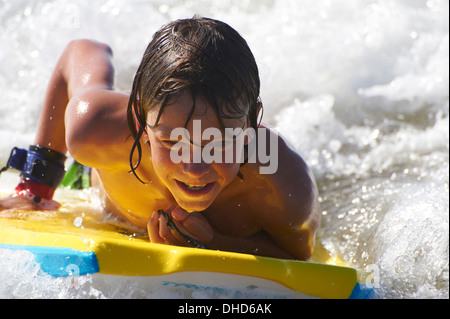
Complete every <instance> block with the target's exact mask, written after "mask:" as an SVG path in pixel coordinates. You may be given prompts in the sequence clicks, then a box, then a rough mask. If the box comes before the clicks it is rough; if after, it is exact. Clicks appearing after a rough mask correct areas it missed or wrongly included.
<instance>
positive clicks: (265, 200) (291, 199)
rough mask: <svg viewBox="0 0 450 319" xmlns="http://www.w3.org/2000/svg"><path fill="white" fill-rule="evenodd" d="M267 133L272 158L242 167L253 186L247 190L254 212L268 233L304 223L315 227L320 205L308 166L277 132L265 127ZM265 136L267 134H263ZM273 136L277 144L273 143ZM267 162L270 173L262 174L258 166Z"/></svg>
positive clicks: (300, 225) (264, 165)
mask: <svg viewBox="0 0 450 319" xmlns="http://www.w3.org/2000/svg"><path fill="white" fill-rule="evenodd" d="M267 134H271V135H272V145H270V146H269V145H267V148H268V153H269V152H271V153H274V154H273V155H271V156H270V161H274V162H273V163H269V161H268V162H267V163H262V162H261V161H258V162H257V163H254V164H251V163H250V164H248V166H247V167H246V169H245V173H246V174H247V176H248V180H249V181H248V182H249V186H250V188H251V189H252V191H251V192H249V194H248V197H249V200H250V201H251V202H252V204H253V205H254V207H258V209H257V210H255V214H257V215H258V216H259V218H261V224H262V227H263V228H264V229H266V230H268V231H269V232H270V233H278V232H285V231H286V230H287V229H288V228H290V227H292V228H298V227H302V226H304V224H305V223H308V224H311V225H310V226H311V227H313V228H315V224H318V218H319V216H318V215H320V212H319V211H320V205H319V203H318V190H317V186H316V182H315V179H314V176H313V174H312V172H311V170H310V169H309V167H308V165H307V164H306V162H305V161H304V160H303V158H302V157H301V156H300V155H299V154H298V153H297V152H296V151H294V150H293V149H292V148H291V147H290V146H289V145H288V144H287V143H286V141H285V140H284V139H283V138H282V137H281V136H280V135H278V134H276V133H275V132H273V131H271V130H270V129H267ZM267 137H268V136H267ZM268 140H269V137H268V138H266V141H268ZM275 140H276V146H274V145H273V141H275ZM267 143H269V142H267ZM268 166H272V169H270V170H269V172H273V173H270V174H261V172H262V171H261V168H264V167H268ZM275 168H276V169H275ZM243 175H244V178H245V174H244V173H243Z"/></svg>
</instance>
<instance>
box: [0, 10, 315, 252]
mask: <svg viewBox="0 0 450 319" xmlns="http://www.w3.org/2000/svg"><path fill="white" fill-rule="evenodd" d="M111 57H112V51H111V49H110V48H109V47H108V46H106V45H105V44H102V43H98V42H94V41H90V40H77V41H73V42H71V43H70V44H69V45H68V46H67V47H66V49H65V51H64V52H63V53H62V56H61V57H60V59H59V61H58V62H57V65H56V67H55V69H54V71H53V74H52V76H51V78H50V82H49V84H48V88H47V92H46V95H45V99H44V104H43V110H42V114H41V118H40V122H39V126H38V131H37V135H36V138H35V145H34V146H31V147H30V150H29V151H28V152H26V151H24V150H17V149H16V150H14V152H13V156H11V159H10V162H9V164H10V166H14V165H16V164H14V163H13V162H20V161H22V162H24V163H25V164H24V163H21V164H20V165H19V164H17V165H18V166H20V168H19V169H20V170H22V175H21V176H22V180H21V182H20V183H19V185H18V186H17V187H16V193H15V194H14V195H12V196H10V197H7V198H3V199H1V200H0V210H5V209H10V208H13V209H33V210H34V209H36V210H37V209H42V208H47V209H55V208H56V207H57V203H55V202H53V201H52V200H51V198H52V196H53V192H54V188H56V186H57V185H58V184H59V182H60V181H61V178H62V175H63V172H64V171H63V169H62V167H63V166H64V160H65V156H64V154H65V153H66V152H67V151H69V152H70V154H71V155H72V156H73V157H74V158H75V159H76V160H77V161H78V162H80V163H82V164H84V165H86V166H89V167H92V168H94V170H93V172H94V174H93V178H94V179H97V180H98V185H99V187H100V189H101V191H102V194H103V196H104V198H105V210H107V211H109V212H113V213H114V214H116V215H118V216H120V217H121V218H123V219H125V220H128V221H130V222H132V223H134V224H135V225H137V226H140V227H142V228H143V229H147V231H148V234H149V238H150V241H151V242H154V243H163V244H173V245H183V246H198V247H208V248H211V249H219V250H229V251H236V252H243V253H250V254H256V255H262V256H270V257H277V258H288V259H300V260H306V259H308V258H309V257H310V256H311V254H312V250H313V246H314V236H315V231H316V229H317V227H318V225H319V222H320V206H319V203H318V194H317V188H316V185H315V182H314V178H313V177H312V175H311V173H310V171H309V169H308V168H307V166H306V164H305V162H304V161H303V160H302V158H301V157H300V156H299V155H298V154H296V153H295V152H294V151H292V150H291V149H290V148H288V146H287V145H286V143H285V142H284V141H283V140H282V139H281V138H279V137H278V136H275V135H274V133H273V132H271V131H270V130H268V129H265V128H264V127H263V126H261V125H259V124H258V114H259V113H260V111H261V109H262V104H261V102H260V100H259V87H260V82H259V75H258V68H257V66H256V62H255V60H254V57H253V55H252V53H251V51H250V49H249V48H248V46H247V44H246V42H245V40H244V39H242V37H241V36H240V35H239V34H238V33H237V32H236V31H235V30H234V29H232V28H231V27H230V26H228V25H227V24H225V23H223V22H220V21H216V20H212V19H207V18H192V19H184V20H178V21H174V22H172V23H169V24H168V25H166V26H164V27H163V28H162V29H161V30H160V31H158V32H157V33H156V34H155V35H154V37H153V40H152V41H151V43H150V44H149V46H148V48H147V50H146V51H145V54H144V57H143V59H142V62H141V65H140V66H139V69H138V70H137V72H136V76H135V79H134V83H133V88H132V91H131V94H130V95H129V94H124V93H120V92H116V91H114V90H113V77H114V70H113V66H112V63H111ZM180 129H181V131H180ZM239 130H241V131H239ZM252 130H253V131H252ZM130 131H131V134H130ZM207 131H208V132H209V133H211V132H212V133H214V134H209V135H208V134H206V133H207ZM244 131H245V132H249V131H250V132H255V133H256V136H253V138H252V136H251V134H247V135H246V134H239V132H244ZM174 132H178V134H175V133H174ZM180 132H182V133H181V134H179V133H180ZM230 132H238V133H237V134H236V135H235V136H231V137H230V134H229V133H230ZM217 133H220V134H217ZM227 133H228V134H227ZM242 136H244V138H241V137H242ZM274 136H275V139H274ZM238 137H239V138H238ZM256 141H258V143H256ZM261 141H263V142H261ZM230 145H231V146H230ZM255 145H256V146H255ZM211 146H213V147H211ZM250 146H252V147H250ZM207 148H208V152H206V151H205V149H207ZM230 149H234V150H236V153H231V154H232V156H231V157H230V156H229V154H230V152H229V151H230ZM262 149H264V152H260V150H262ZM130 150H131V151H130ZM186 150H187V152H185V151H186ZM19 151H21V152H24V153H26V154H25V155H23V154H22V155H20V154H19ZM211 151H212V153H213V159H214V160H211V158H207V155H211ZM239 152H241V153H242V154H243V155H242V157H239V155H238V154H239ZM267 152H268V153H269V154H270V153H272V157H271V159H273V160H274V161H276V163H275V164H276V165H275V168H276V169H275V170H272V171H271V172H270V173H267V174H262V173H261V172H262V171H263V169H264V166H265V165H263V164H265V163H266V162H267V161H265V162H264V161H262V160H261V159H260V158H256V159H255V156H254V154H258V155H259V154H264V153H265V155H267ZM180 154H181V155H180ZM273 155H275V158H273ZM242 158H243V159H244V160H242ZM230 159H231V160H230ZM272 164H273V163H272ZM130 168H131V170H130ZM266 168H267V167H266Z"/></svg>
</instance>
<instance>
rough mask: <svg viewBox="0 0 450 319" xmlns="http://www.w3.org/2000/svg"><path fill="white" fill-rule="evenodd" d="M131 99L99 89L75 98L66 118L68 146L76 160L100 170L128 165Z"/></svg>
mask: <svg viewBox="0 0 450 319" xmlns="http://www.w3.org/2000/svg"><path fill="white" fill-rule="evenodd" d="M128 98H129V97H128V95H127V94H124V93H120V92H117V91H112V90H107V89H96V88H92V89H87V90H84V91H82V92H80V94H78V95H76V96H73V97H72V99H71V100H70V101H69V104H68V107H67V111H66V115H65V122H66V143H67V146H68V149H69V152H70V153H71V155H72V156H73V157H74V158H75V159H77V160H78V161H79V162H81V163H83V164H86V165H89V166H91V167H97V168H108V167H110V166H114V165H120V164H121V163H122V162H124V165H126V164H127V163H126V160H127V159H128V154H129V150H130V147H131V146H130V145H131V144H130V143H131V142H130V140H131V139H130V131H129V129H128V125H127V116H126V109H127V105H128ZM128 146H130V147H128Z"/></svg>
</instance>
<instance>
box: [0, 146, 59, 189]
mask: <svg viewBox="0 0 450 319" xmlns="http://www.w3.org/2000/svg"><path fill="white" fill-rule="evenodd" d="M65 160H66V156H65V155H64V154H62V153H60V152H57V151H53V150H50V149H48V148H46V147H43V146H39V145H31V146H30V149H29V150H28V151H27V150H24V149H20V148H17V147H14V148H13V149H12V151H11V155H10V157H9V160H8V162H7V164H6V167H5V168H3V169H2V170H1V172H3V171H5V170H7V169H8V168H10V167H11V168H14V169H17V170H19V171H21V172H22V173H21V174H20V175H21V176H22V178H23V179H25V180H31V181H34V182H37V183H41V184H44V185H47V186H49V187H51V188H56V187H58V185H59V184H60V183H61V180H62V179H63V177H64V173H65V170H64V162H65Z"/></svg>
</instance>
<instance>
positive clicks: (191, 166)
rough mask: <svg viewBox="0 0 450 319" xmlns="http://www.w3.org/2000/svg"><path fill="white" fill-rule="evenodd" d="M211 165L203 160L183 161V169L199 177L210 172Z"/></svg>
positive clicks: (188, 173) (192, 175)
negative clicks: (194, 161) (195, 161)
mask: <svg viewBox="0 0 450 319" xmlns="http://www.w3.org/2000/svg"><path fill="white" fill-rule="evenodd" d="M209 166H210V164H207V163H205V162H203V161H201V162H200V163H183V170H184V173H185V174H186V175H189V176H191V177H195V178H199V177H202V176H204V175H206V174H207V173H208V172H209Z"/></svg>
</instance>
